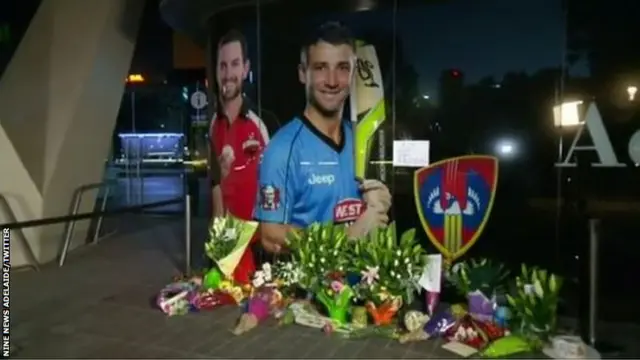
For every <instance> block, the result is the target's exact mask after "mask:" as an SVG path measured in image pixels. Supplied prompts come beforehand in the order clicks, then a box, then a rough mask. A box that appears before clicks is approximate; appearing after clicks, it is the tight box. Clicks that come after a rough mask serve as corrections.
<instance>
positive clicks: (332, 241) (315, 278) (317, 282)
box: [287, 223, 351, 292]
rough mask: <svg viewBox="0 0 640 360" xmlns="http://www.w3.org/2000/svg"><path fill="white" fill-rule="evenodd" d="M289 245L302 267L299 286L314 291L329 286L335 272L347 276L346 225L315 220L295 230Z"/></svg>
mask: <svg viewBox="0 0 640 360" xmlns="http://www.w3.org/2000/svg"><path fill="white" fill-rule="evenodd" d="M287 246H288V247H289V249H291V256H292V258H293V263H294V265H295V266H297V267H298V268H299V270H300V275H299V276H300V277H299V281H300V286H301V287H302V288H304V289H307V290H311V291H314V292H317V291H318V290H320V289H324V288H327V286H328V285H329V282H330V281H331V278H332V277H333V276H332V275H334V274H342V275H344V273H345V271H346V270H347V267H348V265H349V261H350V260H351V259H350V254H349V251H348V246H349V244H348V240H347V232H346V228H345V226H344V225H334V224H332V223H328V224H320V223H315V224H312V225H311V226H309V227H308V228H307V229H305V230H301V231H292V232H290V233H289V235H288V236H287Z"/></svg>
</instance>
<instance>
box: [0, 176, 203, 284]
mask: <svg viewBox="0 0 640 360" xmlns="http://www.w3.org/2000/svg"><path fill="white" fill-rule="evenodd" d="M100 186H102V184H100ZM95 188H99V186H98V184H89V185H85V186H83V187H80V188H79V189H78V190H77V191H76V192H75V194H74V198H73V208H72V214H70V215H65V216H54V217H49V218H43V219H34V220H26V221H15V220H16V217H15V213H14V212H13V211H12V210H11V207H9V204H8V202H7V201H6V199H5V198H4V197H3V196H1V195H0V202H1V203H2V205H4V206H5V207H6V210H7V213H8V214H9V220H10V221H11V222H10V223H6V224H0V227H1V228H3V229H10V230H18V231H19V233H20V235H21V236H20V237H19V239H20V241H21V244H22V245H23V246H24V247H25V251H26V253H27V257H29V258H30V259H28V260H29V261H30V262H31V266H33V267H34V268H36V269H39V264H38V261H37V259H36V257H35V255H34V254H33V251H32V249H31V247H30V245H29V243H28V242H27V240H26V238H25V237H24V234H23V232H22V229H24V228H29V227H37V226H44V225H53V224H59V223H68V226H67V229H66V231H65V235H64V244H63V248H62V252H61V254H60V258H59V262H58V265H59V266H63V265H64V262H65V259H66V255H67V252H68V250H69V246H70V242H71V238H72V236H71V235H72V234H73V229H74V227H75V222H76V221H78V220H86V219H96V218H97V219H98V222H99V226H100V227H101V226H102V219H103V218H104V217H108V216H114V215H121V214H127V213H139V212H144V210H147V209H151V208H158V207H163V206H167V205H174V204H182V203H184V207H185V209H184V221H185V224H184V225H185V251H186V253H185V273H186V274H189V273H191V196H190V195H189V194H186V195H185V196H184V197H177V198H173V199H170V200H163V201H157V202H153V203H148V204H141V205H135V206H127V207H122V208H119V209H113V210H106V209H105V207H106V202H107V200H105V198H106V197H107V196H106V195H108V194H107V193H105V196H104V197H103V199H102V204H101V208H100V211H93V212H88V213H82V214H78V213H77V211H78V210H79V208H80V203H81V197H82V194H83V193H84V192H86V191H88V190H91V189H95ZM96 228H97V231H96V232H95V233H94V237H93V241H92V243H93V244H96V243H97V237H98V236H99V235H96V234H99V227H98V225H96Z"/></svg>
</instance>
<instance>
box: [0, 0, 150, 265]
mask: <svg viewBox="0 0 640 360" xmlns="http://www.w3.org/2000/svg"><path fill="white" fill-rule="evenodd" d="M143 6H144V1H140V0H91V1H86V0H43V1H42V4H41V5H40V8H39V9H38V10H37V12H36V14H35V16H34V17H33V20H32V21H31V24H30V25H29V29H28V30H27V32H26V34H25V35H24V37H23V39H22V41H21V43H20V45H19V47H18V49H17V50H16V52H15V54H14V56H13V58H12V59H11V62H10V63H9V66H8V67H7V69H6V71H5V73H4V75H3V77H2V78H1V79H0V169H1V170H2V181H0V193H2V194H3V195H4V196H5V197H6V198H7V200H8V202H9V205H10V206H11V208H12V210H13V212H14V213H15V214H16V217H17V218H18V220H29V219H36V218H42V217H49V216H58V215H65V214H67V213H68V212H69V203H70V201H71V197H72V196H73V193H74V191H75V189H77V188H78V187H79V186H82V185H83V184H87V183H95V182H100V181H101V180H102V178H103V173H104V169H105V159H106V157H107V156H108V153H109V149H110V146H111V139H112V133H113V129H114V126H115V121H116V117H117V115H118V110H119V107H120V101H121V98H122V94H123V91H124V79H125V77H126V76H127V73H128V71H129V67H130V63H131V58H132V55H133V50H134V45H135V41H136V36H137V30H138V23H139V20H140V15H141V13H142V7H143ZM96 195H97V192H95V191H94V192H89V193H87V194H85V196H84V197H83V204H84V205H83V206H82V208H81V211H91V210H92V209H93V205H94V204H95V197H96ZM5 221H7V216H6V214H4V213H3V212H0V222H5ZM87 223H88V222H84V224H82V223H78V225H77V229H78V230H77V231H76V236H75V238H76V240H77V241H75V240H74V243H73V245H72V247H77V246H78V245H80V244H81V243H83V241H84V239H85V237H86V232H83V231H82V230H83V229H86V227H87ZM63 229H64V224H61V225H55V226H47V227H40V228H31V229H25V231H24V234H25V235H26V237H27V240H28V241H29V243H30V244H31V247H32V249H33V251H34V253H35V255H36V257H37V258H38V260H39V261H40V262H47V261H50V260H52V259H53V258H55V256H56V255H57V253H58V251H59V247H60V240H61V233H62V231H63ZM17 236H18V235H17V232H13V238H14V241H12V245H15V246H12V249H11V263H12V266H20V265H23V264H24V263H25V258H24V256H23V252H22V249H20V248H19V245H18V242H17V241H15V239H16V237H17Z"/></svg>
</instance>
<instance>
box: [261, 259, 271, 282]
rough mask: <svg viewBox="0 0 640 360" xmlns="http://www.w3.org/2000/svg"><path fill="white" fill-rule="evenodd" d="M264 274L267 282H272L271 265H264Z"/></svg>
mask: <svg viewBox="0 0 640 360" xmlns="http://www.w3.org/2000/svg"><path fill="white" fill-rule="evenodd" d="M262 273H263V276H264V280H265V281H271V278H272V275H273V274H272V273H271V265H270V264H269V263H264V264H262Z"/></svg>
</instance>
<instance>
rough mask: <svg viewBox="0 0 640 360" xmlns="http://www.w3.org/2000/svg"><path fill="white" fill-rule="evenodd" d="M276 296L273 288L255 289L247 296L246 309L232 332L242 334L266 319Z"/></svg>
mask: <svg viewBox="0 0 640 360" xmlns="http://www.w3.org/2000/svg"><path fill="white" fill-rule="evenodd" d="M277 298H278V296H277V294H276V291H275V289H272V288H262V289H259V290H256V292H255V294H253V296H252V297H251V298H249V302H248V304H247V311H246V312H245V313H244V314H242V316H240V320H239V321H238V325H237V326H236V327H235V329H233V334H234V335H240V334H243V333H245V332H247V331H249V330H251V329H253V328H255V327H256V326H258V324H259V323H260V322H261V321H264V320H265V319H267V318H268V317H269V315H270V314H271V310H272V306H273V305H274V300H277Z"/></svg>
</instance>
